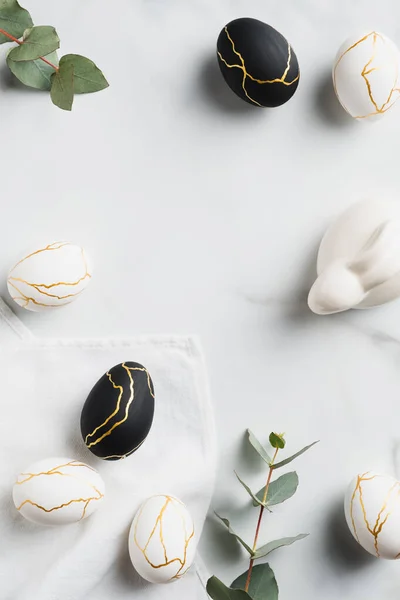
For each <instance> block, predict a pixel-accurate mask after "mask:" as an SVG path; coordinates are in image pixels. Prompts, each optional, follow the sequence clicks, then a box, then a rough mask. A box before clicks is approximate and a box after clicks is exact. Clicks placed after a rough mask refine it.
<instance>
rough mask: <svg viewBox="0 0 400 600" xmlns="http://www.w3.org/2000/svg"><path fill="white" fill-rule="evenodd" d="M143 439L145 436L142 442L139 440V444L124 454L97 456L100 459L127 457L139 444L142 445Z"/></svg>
mask: <svg viewBox="0 0 400 600" xmlns="http://www.w3.org/2000/svg"><path fill="white" fill-rule="evenodd" d="M145 441H146V438H145V439H144V440H143V441H142V442H140V444H138V445H137V446H136V448H134V449H133V450H130V451H129V452H127V453H126V454H111V455H110V456H99V457H98V458H101V459H102V460H109V459H110V458H121V459H124V458H128V456H130V455H131V454H133V453H134V452H135V451H136V450H138V449H139V448H140V446H143V444H144V443H145Z"/></svg>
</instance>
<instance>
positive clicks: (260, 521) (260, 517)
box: [244, 448, 279, 592]
mask: <svg viewBox="0 0 400 600" xmlns="http://www.w3.org/2000/svg"><path fill="white" fill-rule="evenodd" d="M278 452H279V448H276V449H275V453H274V456H273V458H272V461H271V463H270V465H269V471H268V478H267V483H266V484H265V490H264V497H263V504H265V502H266V500H267V496H268V489H269V485H270V483H271V479H272V473H273V470H274V469H273V465H274V463H275V460H276V457H277V456H278ZM264 510H265V507H264V506H260V514H259V517H258V522H257V528H256V533H255V536H254V542H253V552H255V551H256V550H257V542H258V536H259V535H260V530H261V523H262V518H263V514H264ZM253 567H254V558H253V557H252V558H251V559H250V565H249V570H248V573H247V580H246V586H245V588H244V589H245V592H248V591H249V587H250V581H251V574H252V572H253Z"/></svg>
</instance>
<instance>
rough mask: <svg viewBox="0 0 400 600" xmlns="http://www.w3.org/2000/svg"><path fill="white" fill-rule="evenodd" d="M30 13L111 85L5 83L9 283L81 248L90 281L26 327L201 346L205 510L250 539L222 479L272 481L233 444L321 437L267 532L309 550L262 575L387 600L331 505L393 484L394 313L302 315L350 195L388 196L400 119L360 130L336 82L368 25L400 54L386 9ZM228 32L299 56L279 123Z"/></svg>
mask: <svg viewBox="0 0 400 600" xmlns="http://www.w3.org/2000/svg"><path fill="white" fill-rule="evenodd" d="M29 8H30V9H31V10H32V13H33V15H34V18H35V21H36V22H37V23H42V24H54V25H56V26H57V29H58V30H59V33H60V37H61V39H62V42H63V47H62V48H63V51H64V52H69V51H73V52H81V53H82V54H87V55H89V56H90V57H91V58H92V59H93V60H95V61H96V62H97V63H98V64H99V65H100V66H101V67H102V68H103V70H104V72H105V74H106V75H107V76H108V78H109V81H110V84H111V87H110V89H109V90H107V91H105V92H102V93H100V94H98V95H95V96H93V97H82V98H78V100H77V102H76V106H75V108H74V112H73V113H72V114H67V113H63V112H61V111H59V110H58V109H56V108H53V106H52V105H51V103H50V100H49V99H48V98H47V97H46V95H45V94H41V93H36V92H34V91H25V90H22V89H20V88H19V86H17V85H14V84H12V83H11V82H10V79H9V77H8V76H7V75H6V71H5V69H4V68H1V70H0V72H1V76H0V98H1V102H0V108H1V110H0V127H1V132H2V138H1V139H2V150H1V155H2V169H1V192H2V207H3V214H2V221H1V222H2V227H1V239H0V254H1V263H0V276H1V277H0V279H1V280H2V281H3V282H5V277H6V272H7V269H8V267H9V266H10V265H11V264H12V263H13V261H14V259H16V258H18V257H19V255H20V254H21V252H23V250H24V249H25V247H26V246H28V247H29V246H31V245H32V244H33V245H36V244H37V242H39V243H40V242H41V241H45V242H50V241H53V240H54V239H59V238H67V239H71V240H74V241H75V240H76V241H77V242H79V243H82V244H84V245H86V246H87V247H88V249H89V250H90V251H91V253H92V255H93V258H94V260H95V264H96V274H95V278H94V281H93V285H92V287H91V289H90V291H88V292H87V295H86V297H84V298H83V297H82V299H81V300H79V301H78V302H77V303H76V304H75V305H72V306H71V307H70V308H68V309H65V310H62V311H60V312H57V313H53V314H45V315H34V314H29V313H27V312H25V313H24V312H23V311H19V312H18V314H19V315H20V316H21V318H22V319H23V320H24V322H25V324H27V325H28V326H29V327H30V328H31V330H32V331H33V332H34V333H35V334H37V335H41V336H53V335H56V336H60V335H65V336H79V335H84V336H103V335H107V334H110V335H134V334H139V333H197V334H199V335H200V336H201V339H202V342H203V346H204V349H205V353H206V357H207V360H208V366H209V373H210V379H211V387H212V393H213V397H214V402H215V409H216V415H217V423H218V428H219V432H220V456H221V465H220V476H219V482H218V486H217V490H216V494H215V499H214V506H215V507H216V508H217V509H218V510H219V511H220V512H222V513H224V514H225V515H226V516H229V517H230V518H231V519H232V521H233V523H234V524H235V525H236V527H237V529H238V530H239V531H240V532H242V533H243V534H244V535H245V534H247V535H248V537H251V534H252V532H253V530H254V525H255V520H256V514H254V513H253V514H250V515H248V513H249V509H248V507H247V499H246V496H245V495H244V492H242V490H241V489H240V488H239V487H238V484H237V483H236V481H235V478H234V475H233V474H232V469H233V467H237V468H238V470H239V471H240V474H241V475H242V476H243V477H246V479H247V480H248V481H249V482H250V483H252V484H254V487H256V486H257V485H258V486H259V487H261V484H262V480H263V479H264V475H263V474H262V473H260V472H259V470H258V466H259V465H257V464H254V462H253V461H251V460H250V459H251V455H250V456H249V455H247V454H246V456H244V455H243V451H244V445H243V431H244V429H245V427H247V426H250V427H251V428H253V429H254V431H255V432H256V433H257V434H258V435H259V437H260V438H266V436H267V435H268V433H269V431H270V430H271V429H277V430H283V431H286V435H287V438H288V450H289V451H290V450H291V449H293V450H296V449H297V448H298V447H299V446H300V445H304V444H305V443H307V442H310V441H312V440H314V439H320V440H321V444H320V445H319V447H317V448H316V449H313V450H312V451H311V452H310V453H309V454H308V455H306V456H304V457H303V458H301V459H299V462H298V472H299V476H300V480H301V486H300V488H299V491H298V494H297V496H296V497H295V498H294V499H292V500H291V501H289V502H288V503H287V504H285V505H282V507H280V508H277V510H276V511H275V512H274V514H273V515H270V516H268V519H267V520H268V523H266V530H265V532H264V534H263V535H264V537H265V539H268V537H269V536H270V537H273V536H281V535H291V534H297V533H300V532H303V531H305V532H310V533H311V536H310V537H309V538H308V539H307V540H306V541H303V542H299V543H298V544H297V545H295V546H293V547H291V548H287V549H282V550H280V551H278V552H277V553H276V554H275V555H274V556H273V557H272V558H271V565H272V566H273V568H274V569H275V571H276V575H277V578H278V581H279V584H280V589H281V600H289V599H290V598H292V597H293V596H294V595H295V594H296V597H298V598H301V599H303V598H304V599H306V598H307V600H317V599H319V598H321V597H323V598H324V599H325V600H337V598H341V599H342V600H350V599H351V600H361V599H362V600H376V599H377V598H385V600H390V599H392V598H393V599H394V598H398V589H399V586H400V565H399V564H398V563H385V562H379V561H378V560H375V559H373V558H370V557H369V556H368V555H367V554H364V553H362V551H360V550H358V548H357V546H356V545H355V543H353V542H352V540H351V538H350V535H349V534H348V533H347V531H346V526H345V524H344V518H343V514H342V508H341V499H342V496H343V493H344V490H345V487H346V486H347V483H348V481H349V480H350V479H351V478H352V477H353V475H354V474H355V473H356V472H358V470H359V469H362V468H364V467H366V468H375V467H378V468H381V469H383V470H386V471H389V472H393V471H394V470H395V467H396V460H395V458H396V448H397V444H398V442H399V440H400V433H399V427H398V420H400V403H399V389H400V303H399V302H398V303H394V304H392V305H388V306H386V307H384V308H382V309H374V310H373V311H371V312H361V313H360V312H352V313H346V314H343V315H338V316H333V317H317V316H315V315H313V314H311V313H310V312H309V311H308V309H307V307H306V303H305V299H306V295H307V291H308V288H309V286H310V285H311V282H312V280H313V277H314V270H315V259H316V249H317V245H318V243H319V240H320V238H321V235H322V233H323V232H324V229H325V227H326V226H327V225H328V223H329V222H330V220H331V219H332V218H333V217H335V216H336V215H337V214H338V213H339V212H340V211H341V210H343V209H344V208H345V207H347V206H349V205H350V204H351V203H352V202H354V201H357V200H359V199H361V198H364V197H377V198H379V197H393V198H396V197H397V196H398V193H399V192H398V180H399V176H398V129H399V124H400V105H399V106H398V107H396V108H397V110H396V108H395V109H394V110H393V112H392V113H388V115H387V116H386V117H385V118H384V119H383V121H382V122H380V123H377V124H374V125H371V126H369V125H368V124H359V123H353V122H352V121H351V120H350V119H349V118H348V117H347V116H346V115H345V113H343V112H342V109H341V108H340V107H339V105H338V104H337V102H336V100H335V98H334V97H333V93H332V88H331V84H330V69H331V65H332V60H333V58H334V56H335V53H336V51H337V48H338V47H339V45H340V44H341V43H342V41H343V40H344V39H345V38H346V37H347V36H348V35H351V34H352V33H357V32H358V31H360V30H361V31H362V30H364V29H365V28H371V27H372V28H374V29H378V30H382V31H383V32H384V33H386V34H387V35H388V36H389V37H391V38H392V39H394V40H395V41H397V42H398V43H400V27H399V25H398V22H399V16H400V5H399V4H398V2H397V0H381V1H380V2H373V1H372V0H353V1H352V2H348V1H347V0H336V1H335V2H331V1H328V0H302V1H301V2H299V1H298V0H286V2H284V3H283V2H273V1H272V0H219V1H218V2H216V1H215V0H190V1H187V0H185V1H184V0H163V1H161V0H159V1H157V0H143V1H141V2H140V1H139V0H119V1H118V2H117V3H112V4H110V2H106V1H105V0H90V1H89V0H86V1H85V2H82V0H68V2H67V1H64V2H56V3H55V2H51V1H50V0H31V1H30V2H29ZM238 16H253V17H258V18H260V19H262V20H264V21H267V22H268V23H270V24H271V25H274V26H275V27H276V28H278V29H279V30H281V31H282V33H283V34H284V35H286V36H287V37H288V39H289V40H290V42H291V43H292V44H293V46H294V48H295V50H296V52H297V55H298V58H299V61H300V65H301V68H302V78H301V83H300V87H299V90H298V92H297V94H296V96H295V97H294V98H293V100H292V101H291V102H290V103H289V104H287V105H286V106H284V107H283V108H281V109H277V110H274V111H267V110H258V109H255V108H253V107H251V106H247V105H246V104H244V103H242V102H241V101H240V100H237V99H236V98H235V97H234V96H233V95H232V94H231V92H230V91H229V89H227V88H226V87H225V84H224V83H223V81H222V79H221V77H220V75H219V72H218V68H217V66H216V60H215V55H214V52H215V42H216V38H217V35H218V33H219V30H220V29H221V27H222V26H223V25H224V24H225V23H226V22H228V21H229V20H231V19H232V18H235V17H238ZM3 48H4V47H3ZM3 287H5V286H3ZM3 291H4V290H3ZM246 457H247V458H246ZM398 475H399V476H400V472H398ZM202 545H203V553H204V555H205V558H206V559H207V562H208V564H209V566H210V567H211V568H212V569H213V571H214V572H215V573H216V574H217V575H219V576H220V577H221V578H223V579H224V580H225V581H226V582H227V583H229V582H230V580H231V579H233V577H234V576H236V575H237V574H238V573H240V572H242V571H244V570H245V568H246V560H245V557H244V556H243V554H242V553H241V551H240V550H239V549H238V548H236V547H235V545H234V544H233V543H231V540H228V539H227V538H226V536H224V534H223V532H221V530H220V529H219V528H218V526H217V525H216V524H214V522H213V521H212V520H211V521H210V523H209V524H208V526H207V530H206V534H205V537H204V540H203V544H202ZM0 597H1V592H0Z"/></svg>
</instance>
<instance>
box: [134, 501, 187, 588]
mask: <svg viewBox="0 0 400 600" xmlns="http://www.w3.org/2000/svg"><path fill="white" fill-rule="evenodd" d="M195 552H196V536H195V530H194V524H193V520H192V517H191V516H190V514H189V512H188V510H187V508H186V507H185V505H184V504H183V503H182V502H181V501H180V500H178V499H177V498H175V497H173V496H164V495H159V496H152V497H151V498H148V499H147V500H146V501H145V502H144V503H143V504H142V506H141V507H140V509H139V511H138V512H137V514H136V516H135V518H134V520H133V523H132V527H131V530H130V533H129V554H130V557H131V561H132V564H133V566H134V567H135V569H136V571H137V572H138V573H139V575H141V577H143V579H146V580H147V581H150V582H151V583H169V582H171V581H176V580H177V579H180V578H181V577H183V575H184V574H185V573H186V572H187V571H188V570H189V568H190V566H191V564H192V562H193V560H194V556H195Z"/></svg>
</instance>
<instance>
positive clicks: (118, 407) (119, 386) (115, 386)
mask: <svg viewBox="0 0 400 600" xmlns="http://www.w3.org/2000/svg"><path fill="white" fill-rule="evenodd" d="M124 365H125V363H122V367H123V368H125V366H124ZM106 375H107V377H108V380H109V382H110V383H111V384H112V386H113V388H114V389H115V390H119V394H118V399H117V405H116V407H115V409H114V412H112V413H111V415H110V416H109V417H107V418H106V420H105V421H104V422H103V423H102V424H101V425H99V426H98V427H96V429H94V431H92V433H88V435H87V436H86V438H85V444H86V445H87V443H88V439H89V438H90V437H93V436H94V434H95V433H97V432H98V431H99V429H101V428H102V427H104V426H105V425H107V423H108V422H109V421H111V419H112V418H113V417H114V416H115V415H116V414H118V412H119V409H120V406H121V399H122V396H123V393H124V387H123V386H122V385H117V384H116V383H115V382H114V381H113V379H112V376H111V373H110V372H109V371H107V373H106Z"/></svg>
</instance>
